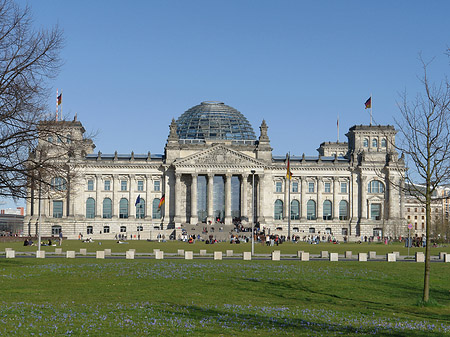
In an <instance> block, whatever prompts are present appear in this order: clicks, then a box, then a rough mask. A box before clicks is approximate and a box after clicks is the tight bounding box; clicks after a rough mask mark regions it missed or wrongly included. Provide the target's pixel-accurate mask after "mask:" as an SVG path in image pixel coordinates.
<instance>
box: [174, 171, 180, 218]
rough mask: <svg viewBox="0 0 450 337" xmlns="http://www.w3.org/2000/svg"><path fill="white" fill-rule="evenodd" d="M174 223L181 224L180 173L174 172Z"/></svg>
mask: <svg viewBox="0 0 450 337" xmlns="http://www.w3.org/2000/svg"><path fill="white" fill-rule="evenodd" d="M174 199H175V224H181V173H175V198H174Z"/></svg>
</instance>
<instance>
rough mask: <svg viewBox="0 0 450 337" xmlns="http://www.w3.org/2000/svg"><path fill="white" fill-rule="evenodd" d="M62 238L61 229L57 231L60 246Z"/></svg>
mask: <svg viewBox="0 0 450 337" xmlns="http://www.w3.org/2000/svg"><path fill="white" fill-rule="evenodd" d="M62 238H63V235H62V231H60V232H59V245H60V246H61V245H62Z"/></svg>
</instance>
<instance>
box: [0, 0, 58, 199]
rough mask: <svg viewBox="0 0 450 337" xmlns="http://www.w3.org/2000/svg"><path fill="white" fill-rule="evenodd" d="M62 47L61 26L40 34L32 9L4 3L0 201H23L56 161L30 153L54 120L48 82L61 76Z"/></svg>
mask: <svg viewBox="0 0 450 337" xmlns="http://www.w3.org/2000/svg"><path fill="white" fill-rule="evenodd" d="M62 45H63V37H62V32H61V30H60V29H59V28H58V27H57V26H55V27H54V28H53V29H51V30H35V29H34V28H33V26H32V20H31V13H30V9H29V7H25V8H20V7H19V6H17V5H16V4H15V3H14V2H13V1H12V0H0V196H3V197H13V198H19V197H24V196H25V195H26V188H27V186H28V184H29V182H30V180H31V179H34V178H35V173H34V172H35V170H36V169H38V168H39V169H40V170H45V169H46V168H47V166H48V163H50V162H51V161H50V160H49V158H48V157H46V158H45V160H43V159H44V157H42V156H34V159H33V160H29V154H30V153H31V152H34V151H35V149H36V147H37V144H38V136H39V132H42V131H43V128H44V127H45V125H46V124H45V123H43V121H46V120H49V119H50V114H48V110H47V106H46V104H45V102H46V101H47V98H48V93H49V90H48V88H47V87H46V83H47V82H48V80H49V79H51V78H53V77H55V76H56V75H57V74H58V70H59V69H60V66H61V64H62V62H61V59H60V57H59V52H60V50H61V48H62ZM48 132H51V130H49V131H48ZM56 137H57V135H55V138H56ZM38 158H39V159H38Z"/></svg>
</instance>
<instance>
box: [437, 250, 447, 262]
mask: <svg viewBox="0 0 450 337" xmlns="http://www.w3.org/2000/svg"><path fill="white" fill-rule="evenodd" d="M445 254H447V253H446V252H440V253H439V260H444V259H445Z"/></svg>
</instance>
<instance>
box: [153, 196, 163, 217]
mask: <svg viewBox="0 0 450 337" xmlns="http://www.w3.org/2000/svg"><path fill="white" fill-rule="evenodd" d="M159 202H160V199H159V198H155V199H153V203H152V209H153V212H152V218H153V219H161V209H160V208H159V207H158V206H159Z"/></svg>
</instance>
